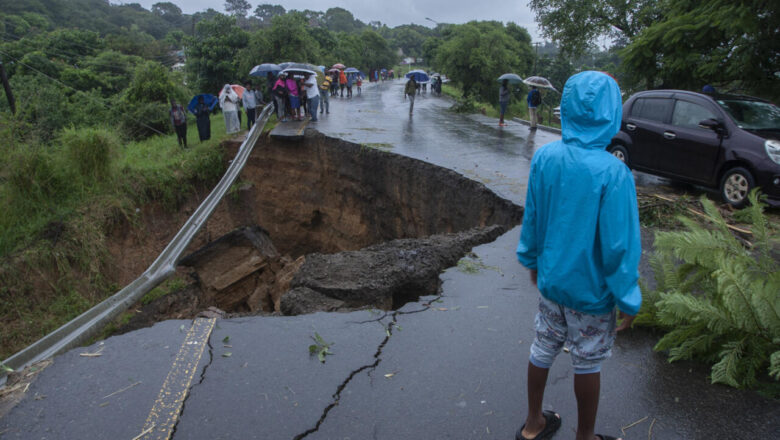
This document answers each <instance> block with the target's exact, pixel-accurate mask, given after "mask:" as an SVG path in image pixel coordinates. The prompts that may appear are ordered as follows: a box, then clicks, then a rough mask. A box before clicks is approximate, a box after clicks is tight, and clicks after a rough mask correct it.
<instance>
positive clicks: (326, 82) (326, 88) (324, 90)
mask: <svg viewBox="0 0 780 440" xmlns="http://www.w3.org/2000/svg"><path fill="white" fill-rule="evenodd" d="M332 82H333V79H332V78H331V76H330V74H329V73H326V74H325V78H324V79H323V80H322V84H320V91H321V92H320V99H321V100H322V107H320V114H322V112H323V111H325V112H327V113H328V114H330V88H331V83H332Z"/></svg>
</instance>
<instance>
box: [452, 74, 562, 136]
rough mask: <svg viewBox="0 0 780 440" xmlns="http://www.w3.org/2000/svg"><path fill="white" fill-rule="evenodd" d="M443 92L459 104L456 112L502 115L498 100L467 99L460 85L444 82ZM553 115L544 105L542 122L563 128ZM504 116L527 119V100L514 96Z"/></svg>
mask: <svg viewBox="0 0 780 440" xmlns="http://www.w3.org/2000/svg"><path fill="white" fill-rule="evenodd" d="M441 93H442V94H443V95H446V96H449V97H450V98H452V99H454V100H455V101H457V104H456V105H455V106H454V108H453V110H455V111H456V112H462V113H482V114H483V115H485V116H488V117H491V118H496V119H498V118H499V117H500V116H501V113H500V110H499V108H498V101H496V102H495V103H486V102H481V101H477V100H476V99H474V98H471V99H468V100H466V99H465V98H464V97H463V91H462V90H461V89H460V88H459V87H457V86H455V85H453V84H452V83H447V84H442V87H441ZM496 94H498V86H496ZM548 110H549V112H548ZM551 115H552V109H550V108H548V107H543V109H542V116H543V118H544V120H543V122H542V125H545V126H548V127H554V128H561V123H560V121H558V120H556V119H555V118H553V117H552V116H551ZM504 117H505V118H506V119H511V118H520V119H524V120H526V121H527V120H528V119H529V117H528V107H527V105H526V102H525V100H524V99H523V100H519V99H516V97H513V98H512V100H511V101H510V102H509V106H508V107H507V110H506V114H505V115H504Z"/></svg>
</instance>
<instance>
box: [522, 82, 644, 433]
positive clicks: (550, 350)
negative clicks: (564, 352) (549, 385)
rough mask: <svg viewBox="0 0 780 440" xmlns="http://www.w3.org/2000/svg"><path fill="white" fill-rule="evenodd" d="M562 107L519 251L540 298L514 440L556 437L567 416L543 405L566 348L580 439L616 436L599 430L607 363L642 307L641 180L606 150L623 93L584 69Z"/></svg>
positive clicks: (535, 182) (569, 85)
mask: <svg viewBox="0 0 780 440" xmlns="http://www.w3.org/2000/svg"><path fill="white" fill-rule="evenodd" d="M561 109H562V111H561V115H562V116H563V118H562V121H561V126H562V129H561V132H562V140H559V141H555V142H551V143H548V144H546V145H545V146H544V147H543V148H540V149H539V150H537V152H536V154H534V157H533V159H532V160H531V171H530V174H529V177H528V191H527V195H526V202H525V213H524V215H523V225H522V232H521V236H520V242H519V243H518V246H517V258H518V260H519V261H520V263H521V264H522V265H523V266H525V267H526V268H528V269H529V270H530V277H531V281H532V282H533V283H534V284H535V285H536V286H537V288H538V289H539V292H540V293H541V297H540V298H539V311H538V313H537V315H536V319H535V328H536V337H535V338H534V342H533V344H532V345H531V350H530V357H529V360H528V416H527V418H526V421H525V424H523V426H522V427H521V428H520V429H519V430H518V431H517V434H516V436H515V437H516V439H518V440H525V439H536V438H549V436H551V435H552V433H554V432H555V431H556V430H557V429H558V428H559V427H560V425H561V417H560V415H558V414H556V413H554V412H553V411H542V400H543V398H544V389H545V386H546V382H547V375H548V373H549V369H550V366H552V363H553V361H554V360H555V357H556V356H557V355H558V353H559V352H560V350H561V349H562V348H563V347H564V346H566V347H568V348H569V350H570V354H571V359H572V364H573V367H574V394H575V397H576V399H577V434H576V438H577V440H595V439H601V440H610V439H612V440H614V437H609V436H605V435H598V436H596V434H594V428H595V424H596V414H597V412H598V403H599V392H600V386H601V373H600V371H601V363H602V361H604V360H605V359H607V358H608V357H610V355H611V350H612V345H613V343H614V342H615V335H616V332H617V331H621V330H625V329H627V328H628V327H629V326H630V325H631V322H632V321H633V319H634V316H636V314H637V313H638V312H639V307H640V305H641V303H642V293H641V292H640V290H639V286H638V284H637V281H638V279H639V270H638V266H639V258H640V256H641V253H642V245H641V241H640V235H639V212H638V209H637V198H636V188H635V187H634V178H633V176H632V174H631V171H630V170H629V169H628V168H627V167H626V166H625V165H624V164H623V163H622V162H620V161H619V160H617V159H616V158H615V157H613V156H612V155H611V154H609V153H608V152H607V151H606V147H607V145H609V142H610V140H611V139H612V137H613V136H614V135H615V134H617V132H618V130H619V129H620V121H621V118H622V100H621V97H620V88H619V87H618V85H617V83H616V82H615V80H614V79H612V78H610V77H609V76H607V75H606V74H604V73H601V72H593V71H586V72H581V73H578V74H577V75H574V76H572V77H571V78H569V80H568V81H567V82H566V85H565V87H564V90H563V96H562V98H561ZM616 306H617V309H618V310H619V313H620V317H621V318H622V319H623V321H622V323H621V324H620V326H617V325H616V311H615V307H616Z"/></svg>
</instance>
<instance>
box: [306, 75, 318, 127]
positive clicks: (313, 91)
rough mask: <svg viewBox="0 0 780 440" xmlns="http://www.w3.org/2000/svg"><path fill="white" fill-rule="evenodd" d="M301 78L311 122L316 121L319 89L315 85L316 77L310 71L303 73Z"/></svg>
mask: <svg viewBox="0 0 780 440" xmlns="http://www.w3.org/2000/svg"><path fill="white" fill-rule="evenodd" d="M303 78H304V80H303V86H304V87H305V89H306V99H307V102H308V103H309V116H311V122H317V121H318V119H317V107H318V106H319V105H320V89H319V87H318V86H317V78H316V75H312V74H311V73H304V74H303Z"/></svg>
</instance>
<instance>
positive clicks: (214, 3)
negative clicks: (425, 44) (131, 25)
mask: <svg viewBox="0 0 780 440" xmlns="http://www.w3.org/2000/svg"><path fill="white" fill-rule="evenodd" d="M158 1H160V0H128V1H119V0H112V3H135V2H137V3H140V4H141V5H143V7H145V8H147V9H151V7H152V5H153V4H155V3H157V2H158ZM170 1H171V3H174V4H176V5H178V6H179V7H180V8H181V9H182V11H183V12H184V13H187V14H192V13H194V12H198V11H205V10H206V9H208V8H213V9H216V10H217V11H220V12H224V11H225V2H224V1H223V0H186V1H185V0H170ZM248 1H249V3H250V4H251V5H252V10H251V11H250V14H251V13H252V12H253V11H254V9H255V8H256V7H257V5H259V4H264V3H270V4H280V5H282V6H283V7H284V8H285V9H286V10H291V9H297V10H301V11H302V10H304V9H311V10H315V11H322V12H325V11H326V10H328V9H329V8H333V7H341V8H344V9H346V10H348V11H349V12H351V13H352V15H354V16H355V18H357V19H359V20H360V21H362V22H364V23H368V22H370V21H377V20H378V21H381V22H382V23H384V24H386V25H388V26H390V27H395V26H398V25H402V24H411V23H414V24H419V25H423V26H428V27H433V26H435V24H434V23H432V22H430V21H428V20H426V17H427V18H430V19H431V20H434V21H436V22H439V23H466V22H468V21H471V20H496V21H501V22H508V21H512V22H515V23H517V24H518V25H520V26H523V27H524V28H526V29H528V32H529V33H530V34H531V38H532V39H533V41H541V36H540V35H539V31H538V29H537V26H536V22H534V16H533V13H532V12H531V10H530V8H528V4H527V2H528V0H422V1H420V0H416V1H415V0H385V1H382V0H379V1H377V0H368V1H367V0H324V1H311V0H310V1H304V0H287V1H285V2H277V1H268V0H248Z"/></svg>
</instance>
